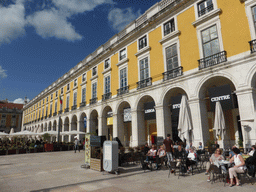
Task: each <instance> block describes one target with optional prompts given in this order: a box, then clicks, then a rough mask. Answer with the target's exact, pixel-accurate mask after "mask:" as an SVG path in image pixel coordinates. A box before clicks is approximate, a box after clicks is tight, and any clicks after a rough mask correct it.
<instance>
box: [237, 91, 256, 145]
mask: <svg viewBox="0 0 256 192" xmlns="http://www.w3.org/2000/svg"><path fill="white" fill-rule="evenodd" d="M235 92H236V95H237V100H238V108H239V115H240V122H241V126H242V133H243V140H244V142H243V145H244V148H248V147H250V146H251V145H254V144H255V142H256V130H255V127H254V117H255V93H256V90H255V88H247V89H238V90H236V91H235Z"/></svg>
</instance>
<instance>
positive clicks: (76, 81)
mask: <svg viewBox="0 0 256 192" xmlns="http://www.w3.org/2000/svg"><path fill="white" fill-rule="evenodd" d="M75 83H76V85H75ZM77 86H78V80H77V78H76V79H74V87H73V89H74V88H76V87H77Z"/></svg>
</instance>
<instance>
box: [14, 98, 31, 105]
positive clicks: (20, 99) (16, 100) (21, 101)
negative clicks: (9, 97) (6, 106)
mask: <svg viewBox="0 0 256 192" xmlns="http://www.w3.org/2000/svg"><path fill="white" fill-rule="evenodd" d="M27 101H28V102H29V101H30V100H29V99H27ZM13 103H17V104H24V99H22V98H18V99H15V100H14V101H13Z"/></svg>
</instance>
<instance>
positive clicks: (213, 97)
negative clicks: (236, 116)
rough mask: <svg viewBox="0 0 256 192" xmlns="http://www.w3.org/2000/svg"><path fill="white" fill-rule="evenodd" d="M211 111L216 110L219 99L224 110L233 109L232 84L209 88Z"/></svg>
mask: <svg viewBox="0 0 256 192" xmlns="http://www.w3.org/2000/svg"><path fill="white" fill-rule="evenodd" d="M209 95H210V106H211V111H214V110H215V103H216V102H217V101H219V102H220V103H221V106H222V109H223V110H229V109H233V108H234V105H233V99H232V95H231V89H230V85H223V86H219V87H212V88H209Z"/></svg>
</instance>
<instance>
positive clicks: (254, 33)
mask: <svg viewBox="0 0 256 192" xmlns="http://www.w3.org/2000/svg"><path fill="white" fill-rule="evenodd" d="M254 6H256V1H255V0H247V1H246V2H245V11H246V15H247V18H248V23H249V28H250V33H251V40H254V39H256V29H255V27H254V22H253V18H252V7H254Z"/></svg>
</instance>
